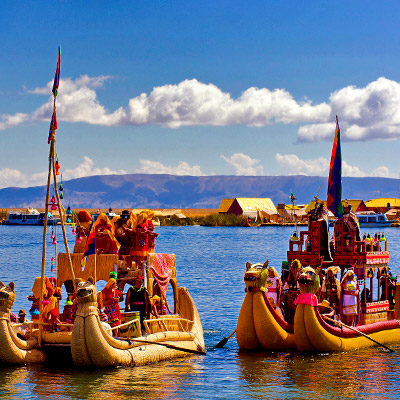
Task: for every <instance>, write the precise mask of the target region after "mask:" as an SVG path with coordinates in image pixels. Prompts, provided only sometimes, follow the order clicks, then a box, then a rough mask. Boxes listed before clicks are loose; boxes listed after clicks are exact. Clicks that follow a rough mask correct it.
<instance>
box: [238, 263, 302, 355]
mask: <svg viewBox="0 0 400 400" xmlns="http://www.w3.org/2000/svg"><path fill="white" fill-rule="evenodd" d="M267 279H268V263H267V262H266V263H264V264H250V263H248V264H247V269H246V272H245V275H244V281H245V283H246V296H245V298H244V301H243V304H242V307H241V309H240V312H239V318H238V322H237V328H236V340H237V343H238V345H239V347H240V349H242V350H256V349H260V348H262V349H264V350H284V349H290V348H296V343H295V340H294V326H293V324H290V323H288V322H287V321H285V319H284V318H282V316H281V315H279V314H278V313H277V311H276V310H275V309H274V308H273V306H272V304H271V303H270V301H269V300H268V297H267V293H266V290H265V287H266V282H267Z"/></svg>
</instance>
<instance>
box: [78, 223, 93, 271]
mask: <svg viewBox="0 0 400 400" xmlns="http://www.w3.org/2000/svg"><path fill="white" fill-rule="evenodd" d="M91 254H96V223H92V225H91V227H90V231H89V236H88V238H87V241H86V247H85V252H84V253H83V257H82V260H81V269H82V271H84V270H85V267H86V263H87V259H88V257H89V256H90V255H91Z"/></svg>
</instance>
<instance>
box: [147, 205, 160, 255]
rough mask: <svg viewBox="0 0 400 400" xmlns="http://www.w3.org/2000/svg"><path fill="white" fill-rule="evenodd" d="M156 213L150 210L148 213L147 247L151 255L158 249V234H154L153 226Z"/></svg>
mask: <svg viewBox="0 0 400 400" xmlns="http://www.w3.org/2000/svg"><path fill="white" fill-rule="evenodd" d="M153 217H154V211H152V210H148V212H147V236H148V239H147V245H148V251H149V253H154V248H155V247H156V237H157V236H158V233H156V232H154V225H153Z"/></svg>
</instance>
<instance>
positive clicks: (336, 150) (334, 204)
mask: <svg viewBox="0 0 400 400" xmlns="http://www.w3.org/2000/svg"><path fill="white" fill-rule="evenodd" d="M327 207H328V210H329V211H331V212H332V213H333V215H334V216H335V217H336V218H338V217H340V216H341V215H342V214H343V207H342V152H341V149H340V129H339V121H338V117H337V115H336V129H335V139H334V140H333V147H332V155H331V165H330V168H329V178H328V198H327Z"/></svg>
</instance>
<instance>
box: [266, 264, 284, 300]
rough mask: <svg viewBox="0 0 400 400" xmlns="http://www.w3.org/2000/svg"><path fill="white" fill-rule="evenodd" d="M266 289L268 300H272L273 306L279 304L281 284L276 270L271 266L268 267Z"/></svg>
mask: <svg viewBox="0 0 400 400" xmlns="http://www.w3.org/2000/svg"><path fill="white" fill-rule="evenodd" d="M266 288H267V289H268V293H267V296H268V298H272V299H273V300H274V302H275V304H280V294H281V289H282V282H281V280H280V278H279V274H278V271H277V270H276V268H274V267H271V266H269V267H268V278H267V282H266Z"/></svg>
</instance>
